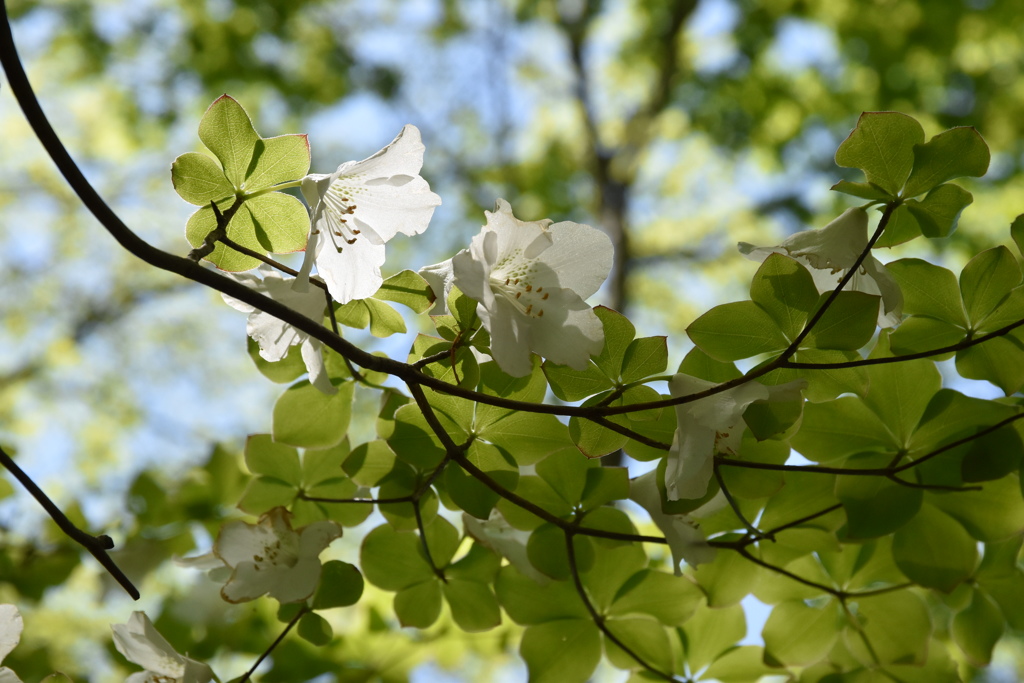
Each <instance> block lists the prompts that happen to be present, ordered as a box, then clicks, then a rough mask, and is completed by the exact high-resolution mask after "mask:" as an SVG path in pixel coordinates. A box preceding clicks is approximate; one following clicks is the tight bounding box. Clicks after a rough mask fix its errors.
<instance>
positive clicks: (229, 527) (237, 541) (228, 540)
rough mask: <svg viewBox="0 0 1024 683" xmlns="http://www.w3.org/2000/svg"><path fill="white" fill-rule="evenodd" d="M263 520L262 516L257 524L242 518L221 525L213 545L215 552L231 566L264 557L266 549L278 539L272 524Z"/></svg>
mask: <svg viewBox="0 0 1024 683" xmlns="http://www.w3.org/2000/svg"><path fill="white" fill-rule="evenodd" d="M263 521H264V520H263V519H262V518H261V519H260V522H261V523H260V524H255V525H254V524H246V523H245V522H243V521H241V520H235V521H231V522H228V523H227V524H225V525H224V526H223V527H221V530H220V534H219V535H218V536H217V542H216V543H214V545H213V551H214V553H216V555H217V557H219V558H221V559H222V560H224V563H225V564H227V565H228V566H229V567H235V566H237V565H239V564H241V563H242V562H253V561H255V560H254V558H256V557H257V556H259V557H262V556H263V551H264V549H265V548H266V547H267V546H268V545H274V544H275V543H277V541H278V537H277V534H275V533H274V530H273V529H271V528H270V524H269V523H267V524H264V523H263Z"/></svg>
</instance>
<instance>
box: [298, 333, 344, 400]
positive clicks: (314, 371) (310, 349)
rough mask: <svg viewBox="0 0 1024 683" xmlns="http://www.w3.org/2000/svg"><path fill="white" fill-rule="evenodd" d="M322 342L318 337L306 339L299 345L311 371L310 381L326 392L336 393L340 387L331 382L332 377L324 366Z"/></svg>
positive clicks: (307, 368)
mask: <svg viewBox="0 0 1024 683" xmlns="http://www.w3.org/2000/svg"><path fill="white" fill-rule="evenodd" d="M321 347H322V344H321V343H320V342H319V341H318V340H316V339H306V340H305V341H304V342H302V346H300V347H299V351H300V352H301V353H302V362H303V363H305V364H306V370H307V371H309V383H310V384H312V385H313V386H315V387H316V388H317V389H319V390H320V391H322V392H324V393H325V394H336V393H338V388H337V387H335V386H334V385H333V384H331V378H330V376H329V375H328V374H327V368H326V367H325V366H324V355H323V350H322V348H321Z"/></svg>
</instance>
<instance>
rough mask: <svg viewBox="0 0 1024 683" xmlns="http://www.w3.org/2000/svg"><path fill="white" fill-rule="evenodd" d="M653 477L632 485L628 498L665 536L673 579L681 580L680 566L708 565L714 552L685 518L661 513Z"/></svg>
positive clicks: (648, 475) (638, 479)
mask: <svg viewBox="0 0 1024 683" xmlns="http://www.w3.org/2000/svg"><path fill="white" fill-rule="evenodd" d="M656 477H657V472H648V473H647V474H645V475H643V476H641V477H638V478H636V479H634V480H633V481H631V482H630V485H629V497H630V499H632V500H634V501H636V502H637V503H639V504H640V506H641V507H643V508H644V509H645V510H647V512H648V514H650V516H651V521H652V522H654V524H655V525H656V526H657V527H658V528H659V529H661V533H663V534H665V540H666V541H668V547H669V548H670V549H671V550H672V560H673V562H672V565H673V569H674V570H675V574H676V576H680V575H681V574H682V571H681V570H680V569H679V563H680V562H683V561H685V562H686V563H687V564H689V565H691V566H695V565H698V564H701V563H704V562H711V561H713V560H714V559H715V549H714V548H712V547H711V546H709V545H708V542H707V540H706V539H705V538H704V534H702V533H701V532H700V530H699V529H698V528H697V525H696V524H695V523H694V522H691V521H690V519H689V518H688V517H687V516H686V515H667V514H665V513H664V512H662V509H661V493H660V492H659V491H658V481H657V479H656Z"/></svg>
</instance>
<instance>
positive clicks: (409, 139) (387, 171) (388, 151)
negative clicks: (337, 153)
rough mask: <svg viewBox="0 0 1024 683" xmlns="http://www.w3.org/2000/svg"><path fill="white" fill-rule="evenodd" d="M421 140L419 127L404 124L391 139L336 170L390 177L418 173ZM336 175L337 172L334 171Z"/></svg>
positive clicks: (420, 159) (420, 165)
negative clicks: (377, 148)
mask: <svg viewBox="0 0 1024 683" xmlns="http://www.w3.org/2000/svg"><path fill="white" fill-rule="evenodd" d="M425 149H426V148H425V147H424V146H423V140H422V138H421V136H420V129H419V128H417V127H416V126H414V125H412V124H406V125H405V126H403V127H402V130H401V131H400V132H399V133H398V135H396V136H395V139H394V140H392V141H391V142H389V143H388V144H387V146H385V147H384V148H383V149H381V150H380V151H379V152H375V153H374V154H373V155H372V156H369V157H367V158H365V159H363V160H362V161H350V162H348V163H345V164H342V165H341V166H339V167H338V172H342V171H343V169H344V171H343V172H345V173H351V174H357V173H358V174H363V175H366V176H369V177H371V178H390V177H391V176H396V175H407V176H415V175H419V172H420V169H421V168H422V167H423V152H424V150H425ZM335 175H337V172H335Z"/></svg>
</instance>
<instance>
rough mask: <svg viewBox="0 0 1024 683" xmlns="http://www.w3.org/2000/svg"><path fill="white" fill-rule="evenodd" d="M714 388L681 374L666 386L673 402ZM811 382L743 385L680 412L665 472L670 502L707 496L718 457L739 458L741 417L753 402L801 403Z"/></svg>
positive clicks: (686, 405)
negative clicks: (808, 383)
mask: <svg viewBox="0 0 1024 683" xmlns="http://www.w3.org/2000/svg"><path fill="white" fill-rule="evenodd" d="M713 386H716V384H715V383H714V382H708V381H706V380H703V379H697V378H696V377H691V376H690V375H683V374H678V375H675V376H674V377H672V379H671V380H670V381H669V383H668V387H669V392H670V393H671V394H672V396H675V397H678V396H689V395H690V394H696V393H697V392H700V391H704V390H705V389H710V388H711V387H713ZM806 386H807V381H806V380H802V379H798V380H795V381H793V382H787V383H786V384H779V385H777V386H765V385H764V384H761V383H760V382H755V381H750V382H744V383H743V384H740V385H739V386H736V387H733V388H732V389H727V390H725V391H721V392H719V393H717V394H712V395H711V396H708V397H706V398H702V399H698V400H696V401H691V402H690V403H683V404H680V405H677V406H676V419H677V420H678V426H677V427H676V433H675V436H674V437H673V438H672V448H671V449H670V450H669V452H668V456H667V460H666V463H665V464H666V467H665V493H666V495H667V496H668V499H669V500H692V499H694V498H700V497H702V496H703V495H704V494H705V493H707V490H708V482H709V481H711V475H712V474H713V471H714V456H715V454H716V453H722V454H725V455H736V453H737V451H738V450H739V447H740V443H741V442H742V441H743V430H744V428H745V426H746V425H745V424H744V422H743V412H744V411H745V410H746V409H747V407H748V406H749V405H750V404H751V403H753V402H754V401H792V400H796V399H798V398H800V391H801V390H802V389H804V388H805V387H806Z"/></svg>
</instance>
